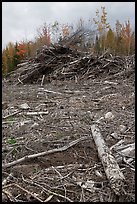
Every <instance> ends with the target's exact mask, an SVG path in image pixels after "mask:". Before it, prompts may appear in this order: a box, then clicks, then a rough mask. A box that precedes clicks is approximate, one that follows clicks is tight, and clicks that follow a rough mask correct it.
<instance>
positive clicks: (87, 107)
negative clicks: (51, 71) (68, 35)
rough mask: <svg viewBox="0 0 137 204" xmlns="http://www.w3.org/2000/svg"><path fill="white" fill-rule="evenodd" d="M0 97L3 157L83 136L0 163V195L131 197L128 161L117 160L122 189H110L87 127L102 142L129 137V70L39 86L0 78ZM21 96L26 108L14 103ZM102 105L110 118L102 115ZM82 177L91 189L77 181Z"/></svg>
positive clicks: (91, 199) (48, 198)
mask: <svg viewBox="0 0 137 204" xmlns="http://www.w3.org/2000/svg"><path fill="white" fill-rule="evenodd" d="M2 102H3V104H2V114H3V120H2V162H3V164H5V163H10V162H12V161H16V160H17V159H19V158H22V157H24V156H28V155H32V154H37V153H41V152H45V151H48V150H53V149H57V148H61V147H63V146H66V145H68V144H69V143H71V142H72V141H75V140H77V139H80V138H83V139H82V140H81V141H79V142H77V143H76V144H75V145H72V147H69V148H66V150H64V151H59V152H55V153H49V154H47V155H45V156H40V157H37V158H34V159H29V160H25V161H23V162H20V163H18V164H15V165H13V166H10V167H8V168H3V170H2V180H3V198H2V199H3V201H14V202H20V201H22V202H25V201H26V202H32V201H33V202H36V201H39V202H42V201H44V202H47V201H49V202H52V201H53V202H65V201H69V202H76V201H77V202H82V201H83V202H131V201H132V202H135V179H134V176H135V175H134V173H135V172H134V163H132V165H128V163H126V162H125V160H123V159H122V160H120V161H118V164H119V167H120V169H121V171H122V173H123V174H124V176H125V178H126V179H125V185H124V189H125V195H123V196H122V195H121V196H117V195H115V194H114V193H113V191H112V189H111V187H110V184H109V181H108V179H107V177H106V175H105V171H104V169H103V166H102V163H101V161H100V159H99V157H98V152H97V147H96V145H95V142H94V140H93V138H92V134H91V125H92V124H97V125H98V127H99V129H100V131H101V134H102V136H103V138H104V140H105V142H106V144H107V146H108V147H109V148H110V147H112V145H114V144H116V143H117V142H119V141H121V140H122V141H124V144H131V143H134V141H135V130H134V128H135V87H134V78H132V77H131V78H123V79H121V78H120V77H119V78H118V79H113V77H111V78H105V76H104V77H102V78H94V79H89V80H82V81H81V80H80V81H77V82H76V81H74V80H64V81H57V80H56V81H52V82H51V83H44V85H43V86H41V85H40V83H38V84H24V85H23V84H20V85H13V84H12V83H9V82H8V80H3V84H2ZM24 103H27V105H28V106H29V107H28V109H27V107H26V106H25V108H26V109H25V108H22V107H21V105H22V104H24ZM28 112H35V113H37V114H38V115H27V113H28ZM107 112H112V114H113V115H114V118H113V119H110V120H107V119H105V114H106V113H107ZM12 113H13V115H12ZM14 113H15V114H14ZM121 125H123V126H124V128H125V129H124V130H123V129H122V127H123V126H121ZM113 133H114V134H113ZM115 153H116V152H113V154H114V156H115ZM132 158H134V155H132ZM87 181H88V182H89V183H90V184H91V183H92V184H93V185H92V187H93V188H92V190H91V188H90V189H88V188H87V187H85V186H86V185H87V183H88V182H87Z"/></svg>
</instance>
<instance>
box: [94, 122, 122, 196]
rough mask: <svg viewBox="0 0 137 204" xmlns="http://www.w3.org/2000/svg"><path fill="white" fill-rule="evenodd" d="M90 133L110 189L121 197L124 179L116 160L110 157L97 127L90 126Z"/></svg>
mask: <svg viewBox="0 0 137 204" xmlns="http://www.w3.org/2000/svg"><path fill="white" fill-rule="evenodd" d="M91 131H92V135H93V139H94V141H95V144H96V146H97V150H98V155H99V158H100V160H101V162H102V165H103V167H104V170H105V173H106V176H107V178H108V180H109V182H110V185H111V188H112V190H113V191H114V192H115V194H117V195H121V194H122V193H123V184H124V181H125V177H124V175H123V173H122V172H121V170H120V168H119V165H118V163H117V161H116V159H115V158H114V156H113V155H112V152H111V151H110V149H109V148H108V146H107V145H106V143H105V141H104V139H103V137H102V135H101V133H100V130H99V128H98V126H97V125H91Z"/></svg>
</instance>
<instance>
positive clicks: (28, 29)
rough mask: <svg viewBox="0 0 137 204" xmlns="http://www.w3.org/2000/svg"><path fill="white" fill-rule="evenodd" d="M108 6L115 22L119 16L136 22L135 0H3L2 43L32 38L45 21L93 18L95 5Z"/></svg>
mask: <svg viewBox="0 0 137 204" xmlns="http://www.w3.org/2000/svg"><path fill="white" fill-rule="evenodd" d="M101 6H105V7H106V11H107V13H108V21H109V22H110V24H111V25H112V26H114V25H115V22H116V20H117V19H119V20H120V22H121V23H124V22H125V21H127V20H128V18H129V19H130V21H131V24H132V26H133V27H134V26H135V2H2V46H3V47H5V45H7V43H8V42H15V41H21V40H25V39H28V40H30V39H33V38H34V36H35V35H36V34H37V32H36V30H37V28H39V27H40V26H42V25H43V23H45V22H46V23H47V24H49V23H53V22H55V21H56V20H57V21H59V22H60V23H77V21H78V19H80V18H81V17H82V18H83V19H86V20H88V19H93V17H94V16H95V11H96V9H99V10H100V8H101Z"/></svg>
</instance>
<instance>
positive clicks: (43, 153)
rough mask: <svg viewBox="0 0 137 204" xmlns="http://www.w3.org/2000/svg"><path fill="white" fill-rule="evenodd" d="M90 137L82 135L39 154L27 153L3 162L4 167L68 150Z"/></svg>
mask: <svg viewBox="0 0 137 204" xmlns="http://www.w3.org/2000/svg"><path fill="white" fill-rule="evenodd" d="M89 138H90V137H89V136H87V137H81V138H79V139H77V140H74V141H72V142H70V143H69V144H67V145H65V146H63V147H61V148H58V149H57V148H56V149H52V150H48V151H45V152H40V153H38V154H32V155H27V156H25V157H22V158H20V159H18V160H15V161H13V162H10V163H6V164H2V167H3V168H8V167H11V166H14V165H16V164H19V163H21V162H24V161H28V160H29V159H34V158H37V157H41V156H45V155H48V154H53V153H57V152H62V151H65V150H67V149H68V148H70V147H72V146H74V145H76V144H77V143H78V142H80V141H82V140H85V139H89Z"/></svg>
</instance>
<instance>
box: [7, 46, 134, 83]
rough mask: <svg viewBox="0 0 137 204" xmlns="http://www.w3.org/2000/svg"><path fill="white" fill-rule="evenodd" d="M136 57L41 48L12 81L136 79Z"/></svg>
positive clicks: (17, 72) (21, 66) (64, 48)
mask: <svg viewBox="0 0 137 204" xmlns="http://www.w3.org/2000/svg"><path fill="white" fill-rule="evenodd" d="M134 69H135V56H134V55H132V56H126V57H120V56H112V54H111V53H109V51H108V50H107V51H105V52H104V53H103V54H102V55H101V56H97V55H93V54H91V53H89V52H82V51H79V50H77V49H74V48H73V49H72V48H70V47H69V46H66V45H65V46H63V45H60V44H57V45H56V46H51V47H48V46H46V45H44V46H42V47H41V48H40V49H38V50H37V53H36V55H35V56H34V57H33V58H32V59H28V60H26V61H25V62H23V63H21V64H18V66H17V69H16V70H15V72H14V73H12V74H11V78H10V80H11V81H13V82H14V83H15V84H17V85H18V84H25V83H38V84H41V86H42V85H43V84H44V82H49V81H50V82H51V81H52V80H67V79H71V80H72V79H74V80H75V81H76V82H77V81H78V80H82V79H84V80H85V79H90V78H91V79H95V78H97V77H101V78H102V77H108V78H111V76H113V78H115V77H116V78H118V77H120V78H122V77H125V76H126V77H127V78H128V77H134V76H133V74H134Z"/></svg>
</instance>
